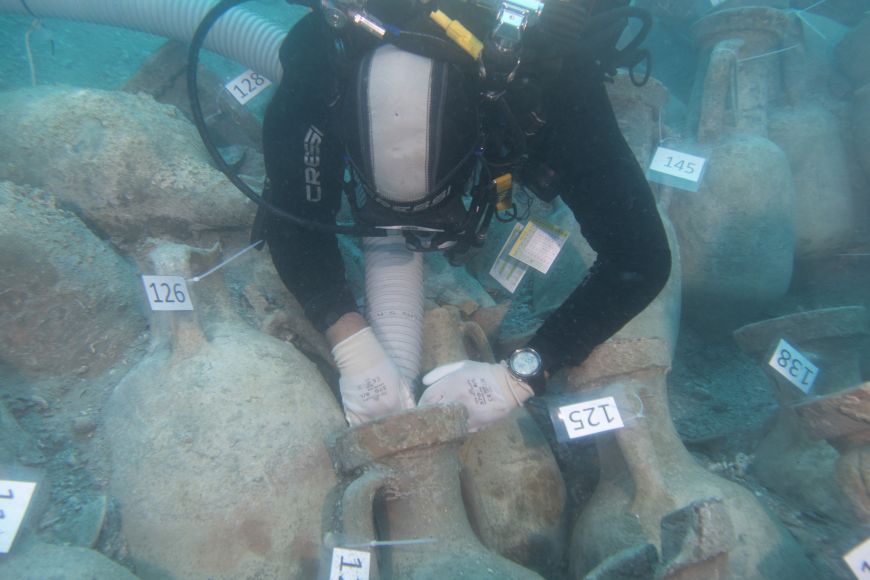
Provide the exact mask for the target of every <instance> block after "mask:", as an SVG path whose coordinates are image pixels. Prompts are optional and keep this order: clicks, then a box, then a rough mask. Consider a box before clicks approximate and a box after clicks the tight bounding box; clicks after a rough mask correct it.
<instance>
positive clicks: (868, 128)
mask: <svg viewBox="0 0 870 580" xmlns="http://www.w3.org/2000/svg"><path fill="white" fill-rule="evenodd" d="M850 117H851V119H850V125H851V127H852V136H853V138H854V147H853V148H854V151H855V154H856V156H857V157H858V160H859V161H860V163H861V167H862V168H863V169H864V174H865V175H866V176H867V177H868V178H870V83H867V84H866V85H864V86H863V87H861V88H860V89H858V90H857V91H855V94H854V96H853V98H852V109H851V115H850ZM862 194H863V199H862V200H860V201H859V205H860V207H863V208H865V209H866V208H867V205H868V204H870V194H868V193H867V191H864V192H862Z"/></svg>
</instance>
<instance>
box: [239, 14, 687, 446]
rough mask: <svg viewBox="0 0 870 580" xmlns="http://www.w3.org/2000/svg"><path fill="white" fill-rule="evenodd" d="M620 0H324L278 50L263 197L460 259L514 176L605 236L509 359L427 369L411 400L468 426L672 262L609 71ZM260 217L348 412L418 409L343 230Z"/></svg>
mask: <svg viewBox="0 0 870 580" xmlns="http://www.w3.org/2000/svg"><path fill="white" fill-rule="evenodd" d="M627 4H628V2H627V0H609V1H608V0H565V1H563V0H546V1H545V2H538V1H535V0H477V1H476V2H475V1H468V2H464V1H462V0H429V1H426V0H368V1H366V0H322V2H319V1H318V3H317V4H315V5H313V6H312V8H313V11H312V12H311V13H309V14H307V15H305V16H304V17H303V18H302V19H301V20H300V21H299V22H298V23H297V24H296V25H295V26H294V27H293V28H292V30H291V31H290V32H289V34H288V35H287V38H286V40H285V41H284V44H283V46H282V48H281V55H280V58H281V63H282V65H283V68H284V75H283V80H282V81H281V83H280V85H279V87H278V88H277V91H276V93H275V95H274V97H273V99H272V101H271V102H270V104H269V106H268V109H267V112H266V115H265V120H264V128H263V132H264V133H263V139H264V143H263V145H264V154H265V163H266V171H267V182H266V187H265V189H264V194H263V196H264V198H266V199H267V200H268V201H270V202H271V203H272V204H274V205H275V206H277V207H279V208H281V209H282V210H284V211H286V212H289V213H292V214H294V215H296V216H302V217H303V218H306V219H309V220H311V221H312V222H317V223H324V222H325V223H330V222H331V223H333V224H334V223H335V220H336V215H337V214H338V212H339V210H340V206H341V200H342V196H343V195H345V196H347V197H348V199H349V200H351V202H352V206H353V210H354V217H355V219H356V221H358V222H361V223H364V224H368V225H370V226H372V227H379V228H383V229H384V230H392V233H394V234H395V235H402V236H404V238H405V241H406V243H407V246H408V247H409V248H411V249H414V250H419V251H423V250H432V251H445V252H447V254H448V256H450V257H451V259H455V260H457V261H458V260H460V259H461V254H462V253H463V252H464V251H465V250H467V249H468V248H469V247H472V246H474V245H478V244H479V243H480V242H482V240H483V239H484V238H485V229H486V226H487V225H488V221H489V219H490V218H491V217H492V214H493V212H498V211H502V210H503V209H504V208H505V207H509V202H505V200H504V199H503V197H504V190H505V186H504V183H505V181H507V183H510V182H512V181H517V182H519V183H521V184H522V185H523V186H524V187H525V188H527V189H528V190H530V191H531V192H533V193H534V194H535V195H536V196H538V197H540V198H541V199H543V200H547V201H550V200H552V199H554V198H555V197H556V196H561V198H562V200H563V201H564V202H565V204H567V206H568V207H569V208H570V209H571V210H572V212H573V214H574V216H575V218H576V220H577V222H578V223H579V225H580V226H581V229H582V233H583V236H584V237H585V238H586V240H587V241H588V243H589V244H590V246H591V247H592V248H593V249H594V250H595V252H597V258H596V261H595V263H594V265H593V267H592V268H591V269H590V271H589V273H588V275H587V276H586V278H585V279H584V280H583V281H582V283H581V284H580V285H579V286H578V287H577V288H576V289H575V290H574V291H573V293H572V294H571V295H570V297H569V298H568V299H567V300H566V301H565V302H564V304H562V305H561V307H560V308H558V309H557V310H556V311H555V312H554V313H553V314H552V315H550V316H549V317H548V318H547V320H546V321H545V322H544V324H543V325H542V326H541V327H540V329H539V330H538V331H537V332H536V333H535V334H534V336H533V337H532V338H531V340H530V341H529V342H528V344H527V345H526V346H525V347H524V348H521V349H518V350H517V351H515V352H514V353H513V354H512V355H511V357H510V359H509V360H508V361H505V362H503V363H502V364H488V363H481V362H475V361H463V362H460V363H454V364H452V365H446V366H444V367H440V368H436V369H435V370H433V371H431V372H430V373H428V374H427V375H426V376H425V377H423V383H424V385H425V387H426V389H425V391H424V392H423V394H422V397H421V398H420V401H419V404H421V405H422V404H434V403H445V402H459V403H462V404H464V405H465V406H466V407H467V408H468V411H469V428H470V429H471V430H476V429H479V428H481V427H482V426H484V425H486V424H488V423H490V422H492V421H495V420H497V419H499V418H501V417H503V416H504V415H506V414H507V413H508V412H510V411H511V410H512V409H514V408H516V407H517V406H520V405H522V404H523V403H524V402H525V401H526V399H528V398H529V397H531V396H532V395H534V394H538V395H540V394H543V393H544V392H545V388H546V379H547V377H548V376H550V375H551V374H552V373H554V372H555V371H557V370H559V369H561V368H564V367H568V366H575V365H579V364H580V363H582V362H583V360H584V359H585V358H586V357H587V356H588V355H589V353H590V352H591V351H592V350H593V349H594V348H595V347H596V346H597V345H598V344H600V343H602V342H603V341H605V340H606V339H607V338H609V337H610V336H612V335H613V334H614V333H615V332H617V331H618V330H619V329H620V328H621V327H622V326H623V325H625V324H626V323H627V322H628V321H629V320H630V319H632V318H633V317H634V316H635V315H636V314H638V313H639V312H640V311H641V310H643V309H644V308H645V307H646V306H647V305H648V304H649V303H650V302H651V301H652V300H653V299H654V298H655V297H656V296H657V295H658V293H659V291H660V290H661V289H662V287H663V286H664V284H665V282H666V281H667V279H668V276H669V273H670V265H671V256H670V251H669V248H668V243H667V238H666V235H665V231H664V228H663V226H662V223H661V220H660V217H659V214H658V211H657V209H656V204H655V200H654V198H653V194H652V192H651V190H650V187H649V185H648V183H647V181H646V179H645V176H644V172H643V170H642V169H641V168H640V167H639V165H638V163H637V161H636V160H635V157H634V155H633V154H632V151H631V150H630V149H629V147H628V145H627V144H626V142H625V140H624V138H623V136H622V134H621V132H620V129H619V127H618V125H617V122H616V119H615V117H614V113H613V110H612V109H611V105H610V102H609V99H608V96H607V93H606V91H605V87H604V82H605V81H606V80H607V79H608V77H609V76H611V75H613V74H614V73H615V69H616V67H617V66H624V65H626V64H627V65H628V66H634V65H635V64H637V62H638V61H639V60H640V58H639V57H638V54H639V52H640V51H639V50H638V49H637V46H636V45H637V44H639V43H634V46H631V47H630V48H631V49H632V50H628V49H617V48H616V45H617V40H618V39H619V37H620V35H621V33H622V31H623V29H624V28H625V25H626V21H627V19H628V18H630V17H633V16H635V13H634V12H632V10H635V9H632V8H631V7H629V6H627ZM499 184H501V185H499ZM508 189H509V187H508ZM514 209H515V208H514ZM257 221H258V225H257V226H256V227H257V228H258V232H257V234H256V235H257V236H258V237H257V238H256V239H260V237H259V236H263V238H262V239H265V240H266V241H267V243H268V245H269V248H270V251H271V256H272V259H273V262H274V264H275V267H276V269H277V271H278V273H279V275H280V276H281V278H282V280H283V282H284V284H285V285H286V286H287V288H288V289H289V290H290V291H291V292H292V293H293V295H294V296H295V297H296V298H297V299H298V300H299V302H300V303H301V304H302V306H303V308H304V310H305V312H306V315H307V316H308V317H309V319H310V320H311V321H312V323H313V324H314V326H315V327H316V328H318V329H319V330H320V331H322V332H325V334H326V337H327V339H328V340H329V342H330V345H331V346H332V348H333V355H334V357H335V361H336V364H337V367H338V369H339V373H340V380H339V384H340V391H341V396H342V402H343V404H344V407H345V413H346V415H347V418H348V420H349V422H350V423H351V424H352V425H353V424H359V423H362V422H365V421H370V420H373V419H377V418H379V417H382V416H385V415H388V414H391V413H395V412H397V411H400V410H403V409H408V408H411V407H413V406H414V405H415V401H414V397H413V395H412V392H413V391H412V389H411V388H410V386H409V384H408V382H409V381H408V378H407V377H403V376H402V374H401V373H400V372H399V370H398V369H397V367H396V365H395V363H394V362H393V361H392V360H391V359H390V356H389V355H388V354H387V352H386V351H385V349H384V348H383V346H382V345H381V344H380V342H379V340H378V338H377V337H376V335H375V333H374V332H373V331H372V328H371V327H370V326H369V323H368V322H367V321H366V319H365V318H364V317H363V315H362V314H360V313H359V312H358V308H357V303H356V301H355V299H354V296H353V294H352V293H351V290H350V287H349V285H348V282H347V281H346V278H345V268H344V265H343V262H342V257H341V254H340V252H339V243H338V239H337V236H336V234H335V233H333V232H330V231H325V230H323V229H320V230H318V229H311V228H307V227H304V226H303V225H300V224H298V223H291V222H288V221H287V220H283V219H281V218H280V217H278V216H275V215H272V214H270V213H269V212H265V211H262V210H261V212H260V214H259V215H258V220H257Z"/></svg>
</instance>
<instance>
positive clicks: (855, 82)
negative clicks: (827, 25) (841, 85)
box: [834, 16, 870, 88]
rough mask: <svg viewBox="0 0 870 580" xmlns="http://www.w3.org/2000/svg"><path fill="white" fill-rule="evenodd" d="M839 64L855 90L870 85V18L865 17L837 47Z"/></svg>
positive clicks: (836, 52)
mask: <svg viewBox="0 0 870 580" xmlns="http://www.w3.org/2000/svg"><path fill="white" fill-rule="evenodd" d="M834 54H835V55H836V57H837V64H839V66H840V70H842V71H843V72H844V73H845V74H846V76H847V77H848V78H849V80H850V81H851V82H852V86H854V87H855V88H858V87H861V86H863V85H865V84H867V83H870V18H868V17H866V16H865V17H864V18H863V19H862V20H861V22H859V23H858V25H857V26H855V27H854V28H853V29H852V30H851V31H850V32H849V33H848V34H847V35H846V37H845V38H843V40H842V41H840V43H839V44H838V45H837V47H836V50H835V51H834Z"/></svg>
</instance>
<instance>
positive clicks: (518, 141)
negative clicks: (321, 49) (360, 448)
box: [187, 0, 651, 261]
mask: <svg viewBox="0 0 870 580" xmlns="http://www.w3.org/2000/svg"><path fill="white" fill-rule="evenodd" d="M246 1H247V0H221V1H220V2H218V3H217V4H216V5H215V6H214V7H213V8H212V9H211V10H210V11H209V12H208V13H207V14H206V16H205V17H204V18H203V20H202V22H201V23H200V24H199V26H198V28H197V30H196V32H195V34H194V36H193V38H192V40H191V43H190V49H189V53H188V65H187V67H188V68H187V83H188V95H189V98H190V104H191V110H192V115H193V120H194V123H195V124H196V127H197V129H198V131H199V134H200V137H201V138H202V141H203V143H204V145H205V147H206V149H207V150H208V152H209V153H210V155H211V156H212V158H213V159H214V161H215V163H216V164H217V167H218V168H219V169H220V170H221V172H223V173H224V174H225V175H226V176H227V178H228V179H229V180H230V181H231V182H232V183H233V184H234V185H235V186H236V187H237V188H238V189H239V190H240V191H241V192H242V193H243V194H244V195H245V196H247V197H248V198H249V199H251V200H252V201H253V202H255V203H256V204H257V205H258V206H259V207H260V209H261V211H259V212H258V218H257V221H260V220H262V219H264V217H265V216H264V214H265V212H269V213H270V214H272V215H273V216H275V217H278V218H280V219H282V220H286V221H288V222H290V223H293V224H295V225H299V226H302V227H306V228H309V229H313V230H317V231H321V232H332V233H336V234H346V235H351V236H360V237H362V236H365V237H378V236H385V235H388V234H389V233H390V232H391V231H396V230H398V231H400V232H402V234H403V235H404V236H405V241H406V245H407V246H408V248H409V249H411V250H415V251H433V250H447V251H448V257H450V258H451V261H458V259H459V258H458V257H459V256H460V255H461V254H463V253H464V252H466V251H467V250H468V249H469V248H470V247H478V246H481V245H482V244H483V242H484V241H485V239H486V234H487V230H488V228H489V224H490V222H491V220H492V217H493V216H494V215H495V216H496V218H497V219H499V220H500V221H511V220H513V219H516V218H517V217H518V216H517V208H516V205H515V204H514V203H513V201H512V198H511V191H512V180H513V175H514V174H515V173H516V172H517V171H519V170H520V168H521V167H522V165H523V163H524V161H525V159H526V151H525V141H526V137H530V136H532V135H533V134H534V133H535V132H537V130H538V129H540V128H541V127H542V126H543V125H544V124H545V123H546V120H545V119H542V118H541V117H540V115H538V114H537V111H536V110H534V109H530V110H529V111H526V114H525V115H524V119H523V120H522V122H520V121H519V120H518V119H517V118H516V117H515V116H514V114H513V111H511V110H510V107H509V106H508V104H507V102H506V100H505V98H504V95H505V93H506V91H507V89H508V85H509V83H511V81H513V80H514V76H515V74H516V72H517V70H518V68H519V66H520V64H521V63H522V61H523V49H524V45H523V38H524V35H525V33H526V31H527V30H528V29H530V28H531V27H534V26H536V25H538V24H539V23H540V22H541V21H542V19H544V20H546V19H547V18H548V17H549V19H550V20H551V21H558V22H560V23H563V22H565V21H567V22H569V23H570V22H572V18H574V17H575V16H576V14H572V13H567V14H566V13H565V10H566V6H569V4H568V3H563V2H560V1H559V0H548V1H547V2H542V1H540V0H476V2H475V4H476V6H477V7H479V8H481V9H484V10H486V11H487V12H490V13H493V14H494V15H495V17H494V23H493V26H492V30H491V33H490V34H489V36H488V37H487V38H486V40H485V41H484V42H482V41H480V40H479V39H478V38H477V37H476V36H475V35H474V34H473V33H471V32H470V31H469V30H468V29H466V28H465V26H463V25H462V24H461V23H460V22H458V21H457V20H451V19H450V18H449V17H448V16H447V15H446V14H444V13H443V12H441V11H440V10H435V11H431V12H430V17H431V18H432V20H433V21H434V22H435V23H436V24H438V26H439V27H440V28H441V29H442V30H443V31H444V34H445V36H446V37H447V38H448V39H450V41H451V42H448V41H446V40H445V39H444V38H439V37H436V36H432V35H426V34H420V33H417V32H408V31H403V30H401V29H399V28H397V27H395V26H392V25H389V24H385V23H383V22H381V21H379V20H378V19H377V18H375V17H374V16H372V15H370V14H369V13H368V12H367V11H366V1H365V0H319V2H320V4H319V6H318V5H314V6H311V7H312V8H313V9H314V10H320V11H321V12H322V14H323V15H324V17H325V19H326V22H327V23H328V24H329V26H330V27H332V28H333V29H335V30H336V31H337V37H336V46H337V48H338V50H341V49H342V46H341V32H342V30H343V29H346V28H356V29H359V30H363V31H365V32H366V33H367V35H370V36H371V37H373V38H374V39H375V40H376V41H377V42H379V43H391V44H393V45H395V46H396V47H397V48H399V49H401V50H405V51H408V52H411V53H415V54H419V55H421V56H425V57H427V58H432V59H436V60H442V61H445V62H451V63H454V64H456V65H458V66H460V67H461V68H463V69H466V70H474V71H475V72H476V74H477V76H478V80H479V81H480V87H481V90H480V98H481V101H482V103H487V104H491V105H493V107H491V108H490V109H491V110H492V111H495V113H496V114H497V115H500V116H501V118H502V121H503V122H502V125H505V126H506V127H507V133H509V136H510V139H509V140H510V141H511V143H512V147H510V149H512V151H510V152H509V153H508V154H504V153H503V152H499V151H488V150H487V147H486V146H485V145H486V144H487V140H486V131H485V130H484V131H483V133H484V135H483V137H482V138H481V140H480V143H479V145H478V146H477V147H476V149H475V151H474V152H473V156H471V157H473V159H470V160H467V161H471V162H474V163H475V171H473V185H472V187H471V191H470V203H468V204H467V208H466V214H465V217H464V219H462V221H461V223H459V224H457V225H455V226H452V227H451V226H443V227H436V228H432V227H425V226H421V225H412V224H413V221H414V220H412V219H405V220H403V219H402V215H405V216H408V215H409V213H408V212H407V210H406V209H404V208H395V209H396V210H399V211H395V212H391V213H394V216H395V217H394V219H395V220H396V221H397V222H398V224H396V225H381V224H377V225H375V224H372V223H367V222H366V220H365V218H364V217H362V216H361V212H360V206H359V203H358V201H357V199H356V197H357V196H356V195H355V192H356V190H357V189H359V188H357V187H355V186H354V183H353V181H350V182H346V183H345V195H346V197H347V198H348V201H349V202H350V206H351V209H352V213H353V216H354V222H353V223H329V222H320V221H314V220H309V219H305V218H302V217H300V216H297V215H294V214H293V213H290V212H287V211H285V210H283V209H281V208H279V207H277V206H275V205H274V204H273V203H271V202H270V201H268V200H267V199H265V198H264V196H263V195H261V194H258V193H257V192H256V191H254V190H253V189H251V187H250V186H249V185H248V184H247V183H245V181H243V180H242V179H241V177H240V176H239V175H238V173H237V172H236V171H235V170H234V169H233V168H232V167H231V166H230V165H229V164H228V163H227V162H226V161H225V160H224V158H223V156H222V155H221V153H220V151H219V150H218V149H217V147H216V145H215V144H214V143H213V141H212V140H211V138H210V136H209V133H208V128H207V126H206V123H205V119H204V116H203V113H202V107H201V104H200V100H199V93H198V90H197V67H198V62H199V53H200V50H201V48H202V45H203V43H204V41H205V37H206V35H207V34H208V32H209V30H210V29H211V27H212V26H213V25H214V23H215V22H216V21H217V20H218V19H219V18H220V17H221V16H222V15H223V14H225V13H226V12H227V11H228V10H230V9H231V8H233V7H235V6H237V5H239V4H242V3H244V2H246ZM317 1H318V0H311V2H317ZM592 1H593V2H594V0H592ZM288 3H291V4H292V3H297V1H296V0H288ZM551 5H552V6H551ZM422 6H423V7H424V8H425V5H422ZM568 10H570V8H568ZM630 18H636V19H638V20H639V21H640V22H641V24H642V26H641V29H640V31H639V32H638V33H637V34H636V35H635V36H634V37H633V38H632V39H631V40H630V42H628V44H627V45H626V46H625V47H624V48H622V49H620V50H617V49H616V40H617V39H618V38H619V36H620V35H621V33H622V31H623V29H625V27H626V23H627V21H628V19H630ZM650 26H651V18H650V16H649V13H647V12H646V11H644V10H641V9H638V8H634V7H631V6H623V7H621V8H615V9H611V10H607V11H605V12H602V13H601V14H597V15H593V16H590V17H589V18H588V20H587V22H585V26H584V30H588V31H589V33H588V34H585V35H584V36H583V37H580V38H574V39H572V40H575V42H572V43H569V46H570V53H567V54H565V55H564V56H566V57H569V56H572V55H582V54H583V53H586V54H588V55H592V56H593V57H594V59H595V63H596V65H597V66H598V67H599V69H600V70H601V71H602V72H603V73H604V74H605V75H606V76H612V75H613V74H615V71H616V68H617V67H628V69H629V72H630V74H631V79H632V82H634V83H635V84H637V85H638V86H640V85H642V84H643V83H645V82H646V80H647V79H648V78H649V72H650V66H649V62H648V59H649V54H648V53H647V52H646V51H645V50H643V49H640V48H639V46H640V44H641V43H642V42H643V41H644V40H645V38H646V36H647V34H648V32H649V29H650ZM569 32H575V31H573V30H571V29H570V24H569ZM574 36H576V34H575V35H574ZM644 60H647V66H646V71H645V73H644V78H643V79H642V80H641V81H640V82H638V81H636V79H635V77H634V75H633V69H634V67H635V66H636V65H638V64H639V63H640V62H642V61H644ZM484 125H485V123H484ZM484 129H485V127H484ZM490 149H499V148H498V147H492V148H490ZM350 169H351V174H352V175H354V176H355V177H356V176H357V174H356V173H355V172H354V171H353V167H351V168H350ZM550 173H551V172H550ZM538 174H543V175H544V176H545V179H546V178H549V177H551V176H550V175H549V174H548V168H546V167H532V168H526V171H525V175H531V176H535V175H538ZM362 189H363V190H364V191H366V192H368V191H369V190H368V188H366V187H362ZM377 201H379V203H381V204H383V201H381V200H377ZM403 209H404V211H403ZM263 210H265V212H264V211H263ZM497 212H504V213H503V214H501V215H499V214H498V213H497ZM256 228H257V225H256V224H255V229H256Z"/></svg>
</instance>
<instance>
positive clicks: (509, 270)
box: [489, 224, 529, 294]
mask: <svg viewBox="0 0 870 580" xmlns="http://www.w3.org/2000/svg"><path fill="white" fill-rule="evenodd" d="M522 231H523V226H522V225H520V224H514V229H513V230H512V231H511V233H510V235H509V236H508V239H507V240H505V243H504V245H503V246H502V247H501V251H500V252H499V253H498V257H497V258H496V259H495V263H494V264H493V265H492V268H490V270H489V275H490V276H492V277H493V278H495V279H496V281H497V282H498V283H499V284H501V285H502V286H504V287H505V288H507V291H508V292H510V293H511V294H513V293H514V292H515V291H516V289H517V286H519V285H520V282H521V281H522V280H523V276H525V275H526V272H527V271H528V269H529V267H528V266H526V265H525V264H523V263H522V262H520V261H519V260H517V259H516V258H511V257H510V249H511V248H512V247H513V245H514V243H516V241H517V239H518V238H519V237H520V233H521V232H522Z"/></svg>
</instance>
